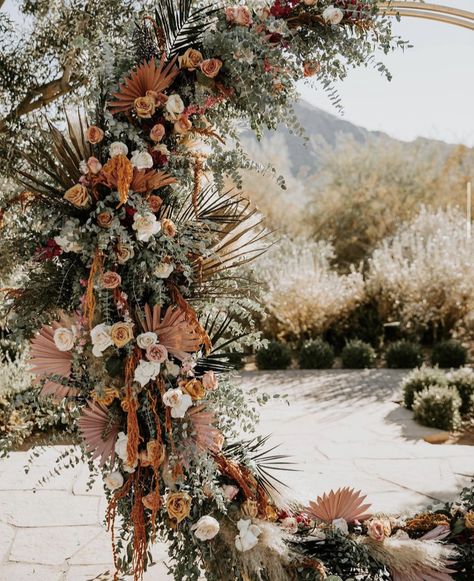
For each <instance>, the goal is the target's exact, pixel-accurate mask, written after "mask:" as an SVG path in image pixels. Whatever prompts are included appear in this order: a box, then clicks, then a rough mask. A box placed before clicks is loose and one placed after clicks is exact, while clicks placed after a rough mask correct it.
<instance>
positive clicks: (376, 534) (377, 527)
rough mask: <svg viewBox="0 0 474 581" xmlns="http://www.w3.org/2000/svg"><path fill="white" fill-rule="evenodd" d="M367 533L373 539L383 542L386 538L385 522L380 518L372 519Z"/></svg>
mask: <svg viewBox="0 0 474 581" xmlns="http://www.w3.org/2000/svg"><path fill="white" fill-rule="evenodd" d="M367 534H368V535H369V537H370V538H371V539H372V540H373V541H375V542H377V543H382V542H383V540H384V538H385V526H384V523H383V522H382V521H381V520H379V519H373V520H371V521H370V522H369V524H368V525H367Z"/></svg>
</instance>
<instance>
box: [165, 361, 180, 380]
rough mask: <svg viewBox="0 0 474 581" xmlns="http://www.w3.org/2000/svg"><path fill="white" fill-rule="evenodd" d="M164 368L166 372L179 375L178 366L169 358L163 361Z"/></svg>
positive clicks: (175, 375) (174, 375)
mask: <svg viewBox="0 0 474 581" xmlns="http://www.w3.org/2000/svg"><path fill="white" fill-rule="evenodd" d="M165 368H166V371H167V373H169V374H170V375H172V376H173V377H177V376H178V375H179V371H180V367H179V365H177V364H176V363H173V362H172V361H170V360H169V359H168V360H167V361H166V362H165Z"/></svg>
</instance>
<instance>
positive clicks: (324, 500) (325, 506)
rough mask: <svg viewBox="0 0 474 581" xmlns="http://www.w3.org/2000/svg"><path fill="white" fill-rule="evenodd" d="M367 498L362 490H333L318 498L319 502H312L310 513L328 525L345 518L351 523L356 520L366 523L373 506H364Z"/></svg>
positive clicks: (309, 508) (347, 488)
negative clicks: (369, 510) (368, 511)
mask: <svg viewBox="0 0 474 581" xmlns="http://www.w3.org/2000/svg"><path fill="white" fill-rule="evenodd" d="M366 498H367V497H366V496H362V495H361V493H360V490H359V491H357V492H356V491H355V490H354V489H353V488H349V487H346V488H339V489H338V490H336V491H334V490H331V492H330V493H329V494H323V496H318V500H317V502H310V503H309V507H308V513H309V514H310V515H311V516H313V517H315V518H317V519H319V520H321V521H323V522H325V523H328V524H330V523H332V521H333V520H335V519H338V518H343V519H344V520H346V521H347V522H349V523H351V522H354V521H356V520H358V521H364V520H367V518H369V516H370V515H369V514H368V513H367V510H368V509H369V508H370V506H371V505H370V504H363V502H364V500H365V499H366Z"/></svg>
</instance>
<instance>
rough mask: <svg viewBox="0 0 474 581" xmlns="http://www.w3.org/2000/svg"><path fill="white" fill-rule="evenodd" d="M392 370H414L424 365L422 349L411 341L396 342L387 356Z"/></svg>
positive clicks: (388, 364) (388, 350)
mask: <svg viewBox="0 0 474 581" xmlns="http://www.w3.org/2000/svg"><path fill="white" fill-rule="evenodd" d="M385 358H386V361H387V367H389V368H390V369H413V368H414V367H418V366H419V365H421V364H422V363H423V353H422V352H421V347H420V346H419V345H417V344H416V343H412V342H411V341H396V342H395V343H392V344H391V345H390V347H389V348H388V349H387V354H386V356H385Z"/></svg>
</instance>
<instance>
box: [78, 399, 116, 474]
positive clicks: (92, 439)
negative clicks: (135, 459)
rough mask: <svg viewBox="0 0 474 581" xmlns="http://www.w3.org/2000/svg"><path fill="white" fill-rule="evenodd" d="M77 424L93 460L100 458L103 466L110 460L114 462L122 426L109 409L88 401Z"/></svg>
mask: <svg viewBox="0 0 474 581" xmlns="http://www.w3.org/2000/svg"><path fill="white" fill-rule="evenodd" d="M77 424H78V427H79V431H80V433H81V436H82V438H83V440H84V443H85V445H86V448H87V451H88V452H89V453H90V454H91V455H92V458H93V459H94V458H100V465H101V466H103V465H104V464H105V463H106V462H107V460H108V459H109V458H110V461H111V462H113V461H114V455H115V442H116V441H117V436H118V433H119V429H120V426H119V423H118V421H117V419H116V418H115V417H114V415H112V413H111V412H110V411H109V409H108V408H107V407H105V406H104V405H102V404H99V403H96V402H94V401H88V402H87V406H86V407H84V409H83V410H82V414H81V417H80V418H79V419H78V421H77Z"/></svg>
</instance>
